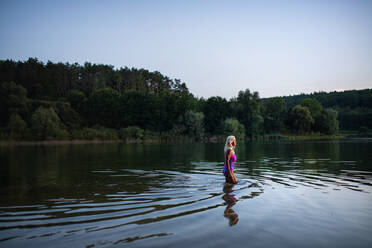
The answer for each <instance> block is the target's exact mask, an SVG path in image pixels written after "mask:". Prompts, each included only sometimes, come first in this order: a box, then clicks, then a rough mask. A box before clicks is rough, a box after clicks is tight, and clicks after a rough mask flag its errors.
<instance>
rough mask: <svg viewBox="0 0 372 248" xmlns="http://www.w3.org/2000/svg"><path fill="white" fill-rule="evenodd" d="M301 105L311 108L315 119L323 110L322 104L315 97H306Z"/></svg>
mask: <svg viewBox="0 0 372 248" xmlns="http://www.w3.org/2000/svg"><path fill="white" fill-rule="evenodd" d="M301 105H302V106H304V107H308V108H309V110H310V113H311V116H312V117H313V119H314V120H315V119H316V118H317V117H319V116H320V114H321V113H322V110H323V106H322V104H321V103H320V102H318V101H317V100H316V99H313V98H305V99H304V100H303V101H302V103H301Z"/></svg>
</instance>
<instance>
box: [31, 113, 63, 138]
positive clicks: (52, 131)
mask: <svg viewBox="0 0 372 248" xmlns="http://www.w3.org/2000/svg"><path fill="white" fill-rule="evenodd" d="M60 124H61V122H60V119H59V117H58V115H57V114H56V112H55V111H54V109H53V108H43V107H40V108H38V109H37V110H36V111H35V112H34V113H33V114H32V117H31V128H32V131H33V134H34V135H35V136H36V137H37V138H38V139H41V140H46V139H53V138H56V137H57V136H58V135H59V132H60Z"/></svg>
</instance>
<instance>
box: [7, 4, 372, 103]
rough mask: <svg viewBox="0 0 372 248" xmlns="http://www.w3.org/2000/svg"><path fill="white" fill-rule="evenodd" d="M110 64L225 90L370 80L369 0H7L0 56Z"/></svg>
mask: <svg viewBox="0 0 372 248" xmlns="http://www.w3.org/2000/svg"><path fill="white" fill-rule="evenodd" d="M29 57H37V58H38V59H39V60H41V61H43V62H47V61H48V60H50V61H53V62H64V63H65V62H69V63H74V62H78V63H79V64H83V63H84V62H86V61H88V62H92V63H103V64H111V65H113V66H115V68H120V67H125V66H128V67H136V68H145V69H148V70H150V71H155V70H157V71H160V72H161V73H162V74H163V75H166V76H168V77H170V78H180V79H181V80H182V81H184V82H185V83H186V84H187V86H188V87H189V89H190V91H191V92H192V93H193V94H194V95H195V96H198V97H205V98H207V97H210V96H217V95H218V96H222V97H225V98H227V99H229V98H230V97H234V96H236V95H237V94H238V91H239V90H245V89H246V88H249V89H250V90H251V91H258V92H259V93H260V96H261V97H271V96H282V95H293V94H299V93H301V92H303V93H311V92H314V91H327V92H328V91H333V90H341V89H364V88H372V1H369V0H364V1H360V0H347V1H343V0H329V1H328V0H311V1H310V0H308V1H307V0H297V1H296V0H292V1H284V0H277V1H270V0H267V1H260V0H257V1H248V0H247V1H235V0H231V1H206V0H204V1H203V0H199V1H197V0H174V1H171V0H168V1H164V0H157V1H150V0H133V1H119V0H117V1H114V0H106V1H95V0H89V1H77V0H76V1H52V0H49V1H48V0H45V1H40V0H33V1H14V0H12V1H4V0H0V59H2V60H4V59H12V60H27V59H28V58H29Z"/></svg>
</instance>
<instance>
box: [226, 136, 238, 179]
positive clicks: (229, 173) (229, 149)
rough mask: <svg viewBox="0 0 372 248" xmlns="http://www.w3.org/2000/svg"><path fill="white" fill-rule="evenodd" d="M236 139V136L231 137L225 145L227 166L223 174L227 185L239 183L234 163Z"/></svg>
mask: <svg viewBox="0 0 372 248" xmlns="http://www.w3.org/2000/svg"><path fill="white" fill-rule="evenodd" d="M235 146H236V138H235V137H234V136H232V135H231V136H229V137H227V139H226V143H225V149H224V151H225V152H224V153H225V165H224V167H223V170H222V173H223V174H224V176H225V178H226V182H227V183H234V184H235V183H237V180H236V177H235V175H234V162H235V161H236V155H235V151H234V149H235Z"/></svg>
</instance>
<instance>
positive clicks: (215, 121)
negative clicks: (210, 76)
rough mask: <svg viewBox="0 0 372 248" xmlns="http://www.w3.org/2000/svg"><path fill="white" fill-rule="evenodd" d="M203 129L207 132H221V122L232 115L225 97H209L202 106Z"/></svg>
mask: <svg viewBox="0 0 372 248" xmlns="http://www.w3.org/2000/svg"><path fill="white" fill-rule="evenodd" d="M202 110H203V114H204V121H205V130H206V132H208V133H209V134H217V133H221V130H220V127H221V123H222V122H223V121H224V120H225V119H226V118H227V117H229V116H231V115H232V113H231V109H230V105H229V103H228V102H227V101H226V99H225V98H222V97H219V96H217V97H210V98H208V99H207V100H206V101H205V102H204V104H203V106H202Z"/></svg>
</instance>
